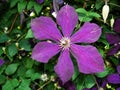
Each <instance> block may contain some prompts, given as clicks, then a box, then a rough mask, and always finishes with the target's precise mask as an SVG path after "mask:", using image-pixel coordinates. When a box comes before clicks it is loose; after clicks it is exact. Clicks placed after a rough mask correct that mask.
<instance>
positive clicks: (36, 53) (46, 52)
mask: <svg viewBox="0 0 120 90" xmlns="http://www.w3.org/2000/svg"><path fill="white" fill-rule="evenodd" d="M59 51H60V47H59V46H58V45H57V44H54V43H48V42H40V43H38V44H37V45H36V46H35V47H34V48H33V51H32V58H33V59H35V60H36V61H39V62H43V63H47V62H48V61H49V59H50V58H51V57H53V56H54V55H56V54H57V53H58V52H59Z"/></svg>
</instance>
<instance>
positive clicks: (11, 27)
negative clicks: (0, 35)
mask: <svg viewBox="0 0 120 90" xmlns="http://www.w3.org/2000/svg"><path fill="white" fill-rule="evenodd" d="M18 15H19V14H18V13H17V14H16V16H15V18H14V20H13V23H12V25H11V26H10V29H9V30H8V33H10V32H11V31H12V29H13V26H14V24H15V22H16V20H17V17H18Z"/></svg>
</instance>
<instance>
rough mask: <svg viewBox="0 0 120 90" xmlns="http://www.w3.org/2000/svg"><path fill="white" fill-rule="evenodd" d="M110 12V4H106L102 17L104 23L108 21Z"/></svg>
mask: <svg viewBox="0 0 120 90" xmlns="http://www.w3.org/2000/svg"><path fill="white" fill-rule="evenodd" d="M108 14H109V6H108V5H107V4H105V5H104V6H103V8H102V17H103V20H104V23H106V20H107V17H108Z"/></svg>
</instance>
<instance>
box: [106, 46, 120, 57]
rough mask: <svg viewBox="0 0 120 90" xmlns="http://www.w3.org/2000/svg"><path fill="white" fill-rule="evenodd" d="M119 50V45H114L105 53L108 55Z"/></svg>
mask: <svg viewBox="0 0 120 90" xmlns="http://www.w3.org/2000/svg"><path fill="white" fill-rule="evenodd" d="M119 50H120V45H117V46H114V47H112V48H111V49H110V50H109V51H108V53H107V55H108V56H111V55H114V54H116V53H117V52H118V51H119Z"/></svg>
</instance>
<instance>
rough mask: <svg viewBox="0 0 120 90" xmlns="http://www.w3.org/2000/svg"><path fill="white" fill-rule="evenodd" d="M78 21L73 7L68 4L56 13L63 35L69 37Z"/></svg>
mask: <svg viewBox="0 0 120 90" xmlns="http://www.w3.org/2000/svg"><path fill="white" fill-rule="evenodd" d="M77 21H78V15H77V13H76V12H75V9H74V8H73V7H71V6H69V5H65V6H63V7H62V8H61V9H60V11H59V12H58V13H57V23H58V24H59V25H60V26H61V29H62V32H63V35H64V36H65V37H69V36H70V35H71V34H72V31H73V30H74V28H75V26H76V24H77Z"/></svg>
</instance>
